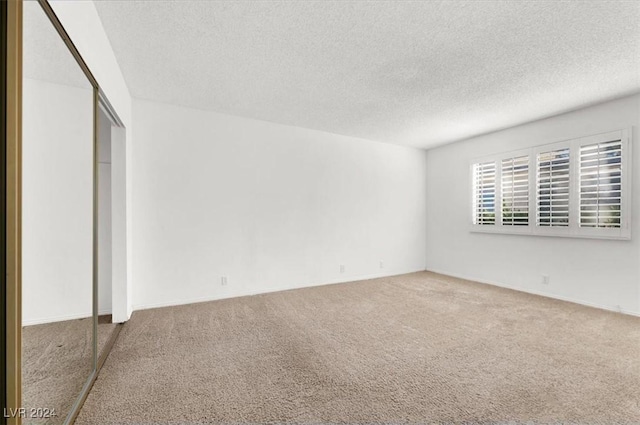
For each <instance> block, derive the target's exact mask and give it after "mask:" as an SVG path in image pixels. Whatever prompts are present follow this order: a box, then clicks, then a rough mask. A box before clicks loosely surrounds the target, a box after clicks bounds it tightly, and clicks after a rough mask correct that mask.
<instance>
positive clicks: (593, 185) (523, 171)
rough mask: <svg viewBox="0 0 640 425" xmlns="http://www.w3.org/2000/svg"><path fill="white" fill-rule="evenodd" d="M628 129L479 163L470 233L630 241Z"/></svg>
mask: <svg viewBox="0 0 640 425" xmlns="http://www.w3.org/2000/svg"><path fill="white" fill-rule="evenodd" d="M632 131H633V129H631V128H629V129H621V130H615V131H610V132H607V133H600V134H594V135H590V136H584V137H580V138H576V139H571V140H564V141H560V142H554V143H549V144H544V145H538V146H533V147H530V148H526V149H521V150H518V151H511V152H504V153H499V154H493V155H489V156H485V157H482V158H476V159H475V160H473V161H472V162H471V163H470V167H469V169H470V171H471V174H472V176H471V177H472V180H473V181H472V189H473V193H472V196H471V198H472V202H473V204H472V207H473V224H472V225H471V227H470V230H471V231H472V232H479V233H506V234H518V235H539V236H556V237H575V238H597V239H631V220H630V218H631V214H632V210H631V198H630V197H631V193H632V190H631V189H632V188H631V183H632V181H631V166H632V165H633V164H632V161H631V155H632V153H631V150H632V148H633V146H632V143H631V140H632Z"/></svg>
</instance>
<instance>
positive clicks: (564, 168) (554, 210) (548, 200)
mask: <svg viewBox="0 0 640 425" xmlns="http://www.w3.org/2000/svg"><path fill="white" fill-rule="evenodd" d="M569 151H570V150H569V148H568V147H567V148H562V149H558V150H553V151H549V152H542V153H539V154H538V162H537V179H536V191H537V204H536V212H537V214H536V224H537V225H538V226H543V227H557V226H559V227H567V226H569V195H570V194H569V180H570V176H571V174H570V170H569V164H570V158H569Z"/></svg>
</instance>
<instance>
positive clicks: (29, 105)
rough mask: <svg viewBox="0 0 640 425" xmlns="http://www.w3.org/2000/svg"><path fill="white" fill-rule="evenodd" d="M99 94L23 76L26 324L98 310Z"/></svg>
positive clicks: (23, 243) (24, 315) (89, 313)
mask: <svg viewBox="0 0 640 425" xmlns="http://www.w3.org/2000/svg"><path fill="white" fill-rule="evenodd" d="M92 105H93V93H92V90H90V89H82V88H77V87H70V86H63V85H58V84H53V83H48V82H44V81H38V80H32V79H24V82H23V107H24V111H23V152H22V154H23V174H22V179H23V186H22V214H23V215H22V220H23V221H22V229H23V233H22V299H23V312H22V317H23V324H24V325H30V324H35V323H44V322H50V321H57V320H67V319H72V318H79V317H90V316H91V314H92V305H93V304H92V299H93V298H92V258H93V254H92V228H93V227H92V215H93V213H92V211H93V210H92V208H93V188H92V181H93V180H92V176H93V169H92V165H91V164H92V161H93V112H92V111H93V109H92Z"/></svg>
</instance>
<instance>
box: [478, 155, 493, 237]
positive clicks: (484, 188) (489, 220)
mask: <svg viewBox="0 0 640 425" xmlns="http://www.w3.org/2000/svg"><path fill="white" fill-rule="evenodd" d="M473 175H474V182H475V183H474V187H475V193H474V211H475V213H474V221H473V222H474V224H477V225H481V226H484V225H494V224H496V163H495V162H486V163H482V164H475V165H474V173H473Z"/></svg>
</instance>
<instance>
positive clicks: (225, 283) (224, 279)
mask: <svg viewBox="0 0 640 425" xmlns="http://www.w3.org/2000/svg"><path fill="white" fill-rule="evenodd" d="M220 284H221V285H222V286H226V285H227V276H222V277H221V278H220Z"/></svg>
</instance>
